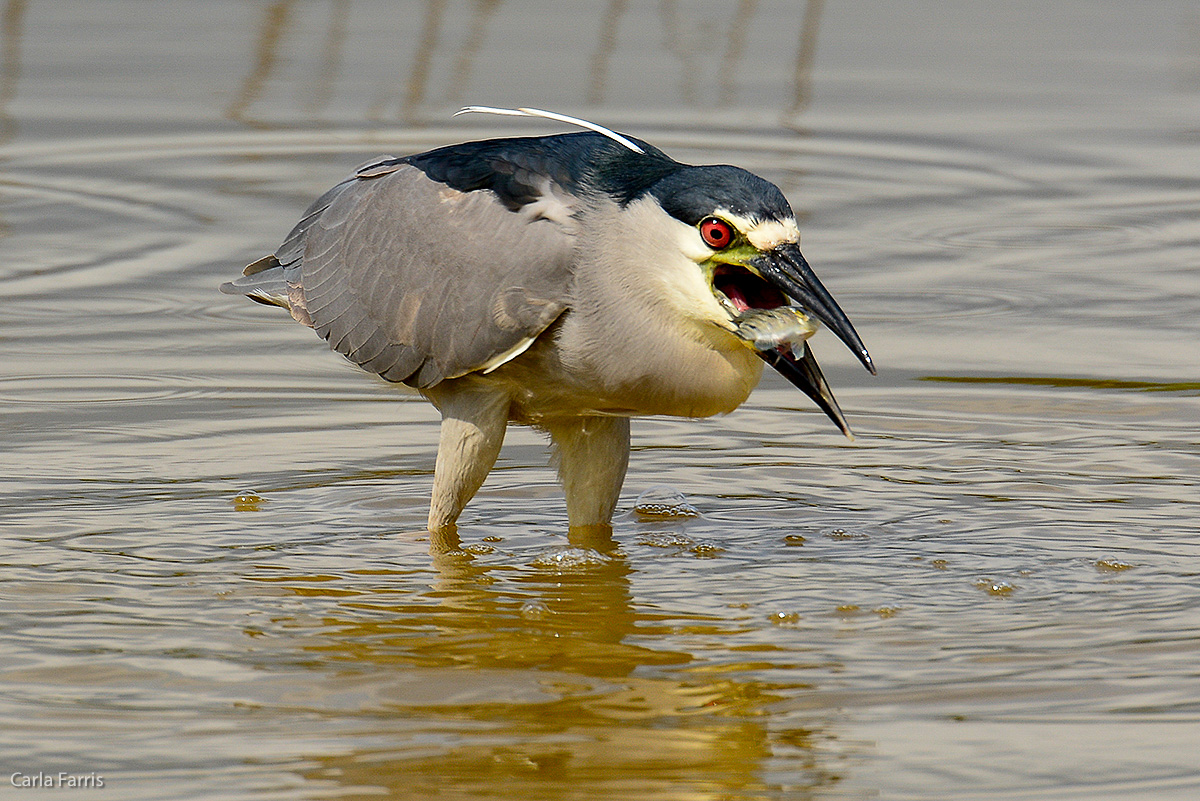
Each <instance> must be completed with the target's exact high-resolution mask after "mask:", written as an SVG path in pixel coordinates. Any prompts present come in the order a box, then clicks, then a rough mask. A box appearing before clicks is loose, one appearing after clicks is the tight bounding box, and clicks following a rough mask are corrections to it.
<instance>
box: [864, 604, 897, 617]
mask: <svg viewBox="0 0 1200 801" xmlns="http://www.w3.org/2000/svg"><path fill="white" fill-rule="evenodd" d="M871 611H872V612H874V613H875V614H877V615H879V616H880V617H881V618H883V619H885V620H886V619H887V618H889V617H895V616H896V615H898V614H900V607H898V606H890V605H885V606H877V607H875V608H874V609H872V610H871Z"/></svg>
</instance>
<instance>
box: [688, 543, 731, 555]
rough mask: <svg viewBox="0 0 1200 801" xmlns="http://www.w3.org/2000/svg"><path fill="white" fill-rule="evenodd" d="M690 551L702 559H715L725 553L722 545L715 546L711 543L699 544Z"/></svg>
mask: <svg viewBox="0 0 1200 801" xmlns="http://www.w3.org/2000/svg"><path fill="white" fill-rule="evenodd" d="M689 550H690V551H691V552H692V553H693V554H695V555H696V556H699V557H700V558H701V559H715V558H716V557H718V556H720V555H721V554H723V553H725V549H724V548H722V547H721V546H720V545H714V544H712V543H711V542H698V543H696V544H695V545H693V546H692V547H691V548H690V549H689Z"/></svg>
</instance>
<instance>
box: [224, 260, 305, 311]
mask: <svg viewBox="0 0 1200 801" xmlns="http://www.w3.org/2000/svg"><path fill="white" fill-rule="evenodd" d="M220 289H221V291H222V292H224V293H225V294H226V295H245V296H246V297H248V298H250V300H253V301H256V302H258V303H262V304H265V305H267V306H279V307H280V308H283V309H287V310H288V311H290V312H291V313H292V317H294V318H295V319H296V321H297V322H300V323H303V324H304V325H307V326H309V327H312V321H311V320H310V319H309V316H308V310H307V309H306V308H305V306H304V292H303V291H302V290H301V289H300V287H299V286H297V285H296V284H293V283H292V282H290V281H288V279H287V273H286V272H285V268H284V266H283V265H281V264H280V263H279V260H278V259H277V258H275V257H274V256H264V257H263V258H261V259H259V260H258V261H256V262H253V263H251V264H250V266H248V267H247V268H246V269H245V270H244V271H243V275H242V277H241V278H239V279H237V280H236V281H227V282H225V283H224V284H221V287H220Z"/></svg>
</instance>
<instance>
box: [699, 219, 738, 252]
mask: <svg viewBox="0 0 1200 801" xmlns="http://www.w3.org/2000/svg"><path fill="white" fill-rule="evenodd" d="M700 238H701V239H703V240H704V244H706V245H708V246H709V247H710V248H714V249H715V250H723V249H725V248H727V247H729V245H730V243H732V242H733V229H732V228H730V227H729V223H727V222H725V221H724V220H718V219H717V218H716V217H706V218H704V219H703V220H701V221H700Z"/></svg>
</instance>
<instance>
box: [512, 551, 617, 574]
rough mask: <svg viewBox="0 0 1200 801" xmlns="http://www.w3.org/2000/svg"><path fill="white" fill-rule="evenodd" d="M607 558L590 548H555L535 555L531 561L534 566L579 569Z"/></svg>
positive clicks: (602, 562) (604, 560)
mask: <svg viewBox="0 0 1200 801" xmlns="http://www.w3.org/2000/svg"><path fill="white" fill-rule="evenodd" d="M610 561H612V560H611V559H609V558H608V557H607V556H605V555H604V554H602V553H600V552H599V551H594V550H592V549H591V548H569V547H568V548H556V549H555V550H553V551H548V552H547V553H544V554H542V555H541V556H539V557H537V558H536V559H534V560H533V562H532V563H531V564H532V565H533V566H534V567H548V568H551V569H554V570H580V569H583V568H588V567H597V566H599V565H606V564H608V563H609V562H610Z"/></svg>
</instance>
